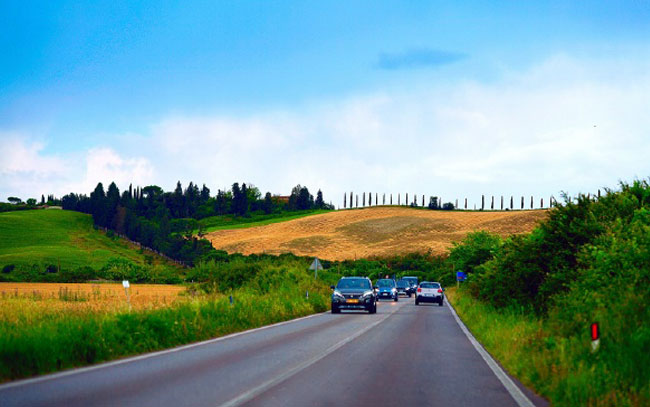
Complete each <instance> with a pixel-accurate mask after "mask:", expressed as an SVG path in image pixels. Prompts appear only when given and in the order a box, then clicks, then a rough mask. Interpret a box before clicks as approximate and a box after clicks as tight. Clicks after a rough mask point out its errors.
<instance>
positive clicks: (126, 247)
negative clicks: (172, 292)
mask: <svg viewBox="0 0 650 407" xmlns="http://www.w3.org/2000/svg"><path fill="white" fill-rule="evenodd" d="M149 255H151V253H149ZM114 257H120V258H124V259H128V260H130V261H132V262H134V263H137V264H144V263H145V254H143V253H140V251H139V249H138V248H137V247H136V246H134V245H132V244H130V243H129V242H127V241H126V240H124V239H120V238H110V237H108V236H107V235H106V234H105V233H104V232H102V231H99V230H96V229H94V228H93V220H92V217H91V216H90V215H87V214H83V213H79V212H73V211H63V210H31V211H19V212H18V211H17V212H4V213H0V267H2V266H5V265H8V264H13V265H15V266H17V267H21V266H22V267H31V266H32V265H35V264H36V265H41V266H44V265H47V264H53V265H55V266H60V267H61V269H70V270H72V269H76V268H78V267H81V266H90V267H92V268H93V269H100V268H101V267H102V266H104V264H105V263H106V262H107V261H108V260H109V259H110V258H114ZM154 259H155V261H156V262H161V261H162V259H161V258H160V257H158V256H154Z"/></svg>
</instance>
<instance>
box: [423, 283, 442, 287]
mask: <svg viewBox="0 0 650 407" xmlns="http://www.w3.org/2000/svg"><path fill="white" fill-rule="evenodd" d="M420 287H421V288H440V284H438V283H422V284H420Z"/></svg>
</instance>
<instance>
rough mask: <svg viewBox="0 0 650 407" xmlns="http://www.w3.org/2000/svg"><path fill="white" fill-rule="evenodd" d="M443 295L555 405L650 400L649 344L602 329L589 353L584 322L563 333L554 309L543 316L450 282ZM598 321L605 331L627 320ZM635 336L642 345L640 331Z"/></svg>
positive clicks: (520, 376) (615, 329)
mask: <svg viewBox="0 0 650 407" xmlns="http://www.w3.org/2000/svg"><path fill="white" fill-rule="evenodd" d="M446 295H447V298H448V299H449V301H450V302H451V303H452V305H453V306H454V308H455V309H456V311H457V312H458V315H459V316H460V318H461V319H462V320H463V322H464V323H465V324H466V325H467V326H468V328H469V329H470V330H471V331H472V333H473V334H474V336H476V338H477V339H478V340H479V341H480V342H481V343H482V344H483V346H485V348H486V349H487V350H488V351H489V352H490V353H491V354H492V356H494V357H495V358H496V359H497V360H499V362H501V364H502V365H503V366H504V367H505V368H506V369H507V370H508V371H509V372H510V373H511V374H512V375H514V376H516V377H517V378H518V379H519V380H521V381H522V383H524V384H525V385H527V386H530V387H532V388H533V389H535V390H536V391H537V392H538V393H540V394H541V395H542V396H544V397H546V398H548V399H549V400H550V401H551V404H552V405H553V406H639V407H640V406H647V405H650V383H648V382H647V381H646V380H645V377H646V376H647V374H648V369H650V365H649V364H648V363H649V362H650V361H649V360H648V359H649V356H648V355H649V353H650V352H649V351H650V350H649V349H640V348H638V347H634V344H633V343H632V344H629V345H631V346H622V344H621V340H626V341H628V342H629V338H626V337H622V338H615V337H612V335H611V334H607V335H603V336H602V341H603V342H602V343H601V348H600V349H599V350H598V351H597V352H595V353H592V352H591V348H590V346H591V338H590V334H589V331H588V326H589V325H588V324H585V329H584V331H583V332H581V333H579V334H576V335H566V334H565V333H564V332H562V331H561V330H560V329H558V325H561V324H562V321H560V320H557V319H556V318H555V317H554V316H553V315H551V317H550V318H547V319H543V318H541V317H539V316H536V315H534V314H532V313H530V312H526V311H525V310H523V309H515V308H513V307H509V308H495V307H493V306H491V305H488V304H486V303H484V302H482V301H479V300H476V299H474V298H472V296H471V295H470V294H469V293H468V292H467V291H466V290H463V289H461V290H460V291H457V290H456V289H455V288H450V289H448V290H447V292H446ZM623 297H625V296H623ZM637 305H641V304H637ZM619 317H621V318H624V316H619ZM602 322H604V324H603V323H602ZM601 326H602V327H604V331H605V332H607V331H609V332H612V331H613V332H620V331H621V328H620V327H624V326H625V321H623V320H620V319H614V320H608V321H601ZM634 340H636V341H637V342H638V345H639V346H641V347H643V346H645V345H643V344H644V342H643V337H642V336H641V333H639V334H638V335H637V338H636V339H635V338H632V341H634Z"/></svg>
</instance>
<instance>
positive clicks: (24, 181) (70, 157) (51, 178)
mask: <svg viewBox="0 0 650 407" xmlns="http://www.w3.org/2000/svg"><path fill="white" fill-rule="evenodd" d="M46 146H47V145H46V143H43V142H40V141H34V140H33V139H31V138H30V137H28V136H26V135H22V134H16V133H11V134H9V133H0V151H3V152H6V154H5V156H6V159H3V160H2V161H1V162H0V175H1V176H2V177H1V178H0V199H3V200H6V198H7V197H8V196H18V197H20V198H21V199H23V200H26V199H28V198H36V199H38V198H40V195H49V194H54V195H56V196H58V197H60V196H62V195H64V194H67V193H69V192H76V193H84V194H88V193H90V191H92V190H93V189H94V188H95V186H96V185H97V183H98V182H102V183H104V184H108V183H110V182H112V181H115V183H116V184H117V185H118V186H120V187H121V188H125V187H127V186H128V185H129V183H131V182H133V183H135V184H140V185H147V184H149V183H152V182H151V181H152V179H153V172H154V170H153V167H152V166H151V164H150V162H149V160H148V159H146V158H143V157H137V158H124V157H122V156H120V155H119V154H118V153H117V152H115V151H114V150H112V149H110V148H94V149H91V150H88V151H85V152H74V153H69V154H47V153H45V152H44V150H45V148H46ZM106 186H107V185H105V187H106Z"/></svg>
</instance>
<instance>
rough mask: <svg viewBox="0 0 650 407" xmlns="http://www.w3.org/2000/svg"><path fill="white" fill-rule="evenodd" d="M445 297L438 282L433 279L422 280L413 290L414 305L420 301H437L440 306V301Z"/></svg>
mask: <svg viewBox="0 0 650 407" xmlns="http://www.w3.org/2000/svg"><path fill="white" fill-rule="evenodd" d="M444 298H445V294H444V293H443V289H442V287H441V286H440V283H437V282H435V281H423V282H421V283H420V285H419V286H418V289H417V291H416V292H415V305H420V303H421V302H437V303H438V305H439V306H441V307H442V301H443V300H444Z"/></svg>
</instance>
